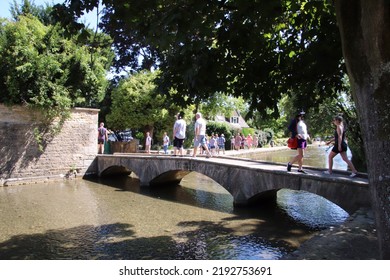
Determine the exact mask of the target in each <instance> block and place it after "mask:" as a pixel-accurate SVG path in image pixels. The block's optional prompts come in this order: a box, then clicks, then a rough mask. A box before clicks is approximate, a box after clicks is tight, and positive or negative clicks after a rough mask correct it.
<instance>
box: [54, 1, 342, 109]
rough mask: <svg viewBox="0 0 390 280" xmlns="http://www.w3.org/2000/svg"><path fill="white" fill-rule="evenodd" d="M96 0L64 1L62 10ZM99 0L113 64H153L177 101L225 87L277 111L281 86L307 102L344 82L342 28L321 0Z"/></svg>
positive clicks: (197, 99)
mask: <svg viewBox="0 0 390 280" xmlns="http://www.w3.org/2000/svg"><path fill="white" fill-rule="evenodd" d="M97 2H98V1H96V0H82V1H81V0H72V1H68V3H70V5H69V8H70V9H68V10H67V12H68V13H69V14H71V15H79V14H80V11H82V10H84V9H85V10H86V11H89V10H92V7H93V6H96V5H97ZM102 3H103V5H104V9H103V11H102V13H103V16H102V22H101V24H100V27H101V28H102V30H103V31H105V32H106V33H107V34H109V35H110V36H111V37H112V38H113V46H114V49H115V51H116V54H117V56H116V58H117V59H116V61H115V66H116V67H117V69H118V70H119V71H120V70H122V69H124V68H125V67H130V68H131V70H132V71H138V70H140V69H150V68H151V67H158V68H159V69H160V70H161V73H162V75H161V76H160V77H159V80H158V86H159V89H160V90H161V92H163V93H164V94H165V95H166V96H167V97H168V98H172V99H173V100H175V102H176V103H178V104H180V105H182V106H184V105H187V104H194V103H195V104H198V103H200V102H201V101H202V100H205V99H208V98H209V97H210V96H212V95H213V94H214V93H215V92H224V93H226V94H231V95H232V96H236V97H239V96H241V97H243V98H244V99H245V100H247V101H248V102H249V104H250V110H248V112H249V114H248V117H250V116H251V114H252V113H253V112H255V111H256V110H257V111H259V112H260V113H262V114H263V115H267V114H268V113H270V112H271V113H273V116H277V114H278V113H279V111H278V107H277V102H278V100H279V99H280V98H281V96H282V95H283V94H291V93H292V92H294V93H295V94H296V95H297V96H298V98H297V99H296V102H297V104H292V105H291V106H298V104H299V106H300V107H306V108H307V107H310V106H313V105H317V104H318V103H319V102H320V101H321V100H322V98H324V97H325V96H335V95H336V94H337V92H338V91H339V90H341V89H342V88H343V84H342V82H341V80H342V77H343V75H344V73H345V71H344V70H345V68H344V64H343V61H342V52H341V43H340V36H339V32H338V28H337V25H336V17H335V11H334V8H333V6H332V5H330V4H329V3H328V1H326V0H321V1H310V0H299V1H290V0H278V1H265V0H256V1H240V0H229V1H227V0H226V1H220V0H211V1H210V0H179V1H176V0H175V1H173V0H159V1H156V0H147V1H137V0H127V1H112V0H103V1H102ZM61 7H62V6H61ZM57 8H59V6H58V7H57ZM141 58H142V59H141ZM171 88H175V89H176V90H177V91H178V92H180V93H181V94H180V95H174V96H172V95H171V94H170V93H171V91H170V89H171ZM266 108H270V109H271V111H266V110H265V109H266Z"/></svg>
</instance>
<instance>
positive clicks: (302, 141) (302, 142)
mask: <svg viewBox="0 0 390 280" xmlns="http://www.w3.org/2000/svg"><path fill="white" fill-rule="evenodd" d="M306 147H307V142H306V140H305V139H298V147H297V149H306Z"/></svg>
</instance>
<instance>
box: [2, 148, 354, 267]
mask: <svg viewBox="0 0 390 280" xmlns="http://www.w3.org/2000/svg"><path fill="white" fill-rule="evenodd" d="M290 153H291V151H281V152H278V153H272V155H271V154H262V155H259V158H258V159H259V160H270V161H276V162H286V159H287V158H288V159H289V157H290V156H292V155H294V154H295V153H292V154H290ZM321 153H325V148H316V147H314V148H310V149H309V150H308V153H307V156H308V158H307V159H305V164H309V165H311V164H310V160H309V158H310V157H312V158H316V159H313V166H318V167H323V166H324V165H323V166H321V165H320V164H319V162H322V163H321V164H325V166H326V161H323V160H322V159H323V157H324V155H322V156H319V158H320V159H321V160H319V158H318V155H319V154H320V155H321ZM325 154H326V153H325ZM310 155H311V156H310ZM262 157H266V158H265V159H264V158H262ZM272 157H273V159H272V160H271V159H269V158H272ZM288 159H287V161H288ZM336 160H337V159H336ZM314 163H315V164H314ZM335 167H336V168H337V167H339V169H344V170H345V169H346V167H345V166H344V167H343V166H342V164H341V165H340V166H338V165H335ZM347 217H348V214H347V213H346V212H345V211H343V210H342V209H341V208H339V207H338V206H337V205H334V204H333V203H331V202H329V201H327V200H325V199H323V198H322V197H319V196H316V195H313V194H310V193H307V192H297V191H290V190H280V191H279V192H278V198H277V204H276V205H275V204H272V205H263V206H256V207H251V208H235V207H233V199H232V197H231V195H230V194H229V193H228V192H227V191H226V190H225V189H224V188H223V187H222V186H220V185H218V184H217V183H215V182H214V181H212V180H211V179H209V178H208V177H206V176H203V175H202V174H198V173H191V174H189V175H187V176H186V177H185V178H184V179H183V180H182V182H181V185H180V186H163V187H158V188H149V187H141V186H140V185H139V181H138V180H137V179H134V178H131V177H127V176H126V177H115V178H100V179H97V178H96V179H90V180H70V181H59V182H50V183H40V184H33V185H21V186H10V187H2V188H0V225H1V230H0V259H8V260H10V259H113V260H116V259H138V260H141V259H175V260H180V259H200V260H202V259H215V260H217V259H221V260H224V259H226V260H227V259H230V260H236V259H241V260H248V259H267V260H274V259H280V258H281V257H283V256H285V255H286V254H288V253H289V252H291V251H293V250H295V249H296V248H297V247H298V246H299V245H300V244H301V243H302V242H304V241H305V240H307V239H309V238H310V237H312V236H313V234H314V233H315V232H316V231H318V230H320V229H323V228H327V227H331V226H335V225H338V224H340V223H342V222H344V221H345V219H346V218H347Z"/></svg>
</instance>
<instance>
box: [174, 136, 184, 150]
mask: <svg viewBox="0 0 390 280" xmlns="http://www.w3.org/2000/svg"><path fill="white" fill-rule="evenodd" d="M183 142H184V139H179V138H176V137H175V139H173V147H176V148H178V149H181V148H183Z"/></svg>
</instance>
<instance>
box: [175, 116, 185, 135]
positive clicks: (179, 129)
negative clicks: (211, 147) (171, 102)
mask: <svg viewBox="0 0 390 280" xmlns="http://www.w3.org/2000/svg"><path fill="white" fill-rule="evenodd" d="M173 131H175V132H176V133H175V135H174V136H175V137H176V138H178V139H184V138H186V122H185V121H184V120H183V119H179V120H176V122H175V124H174V126H173Z"/></svg>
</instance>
